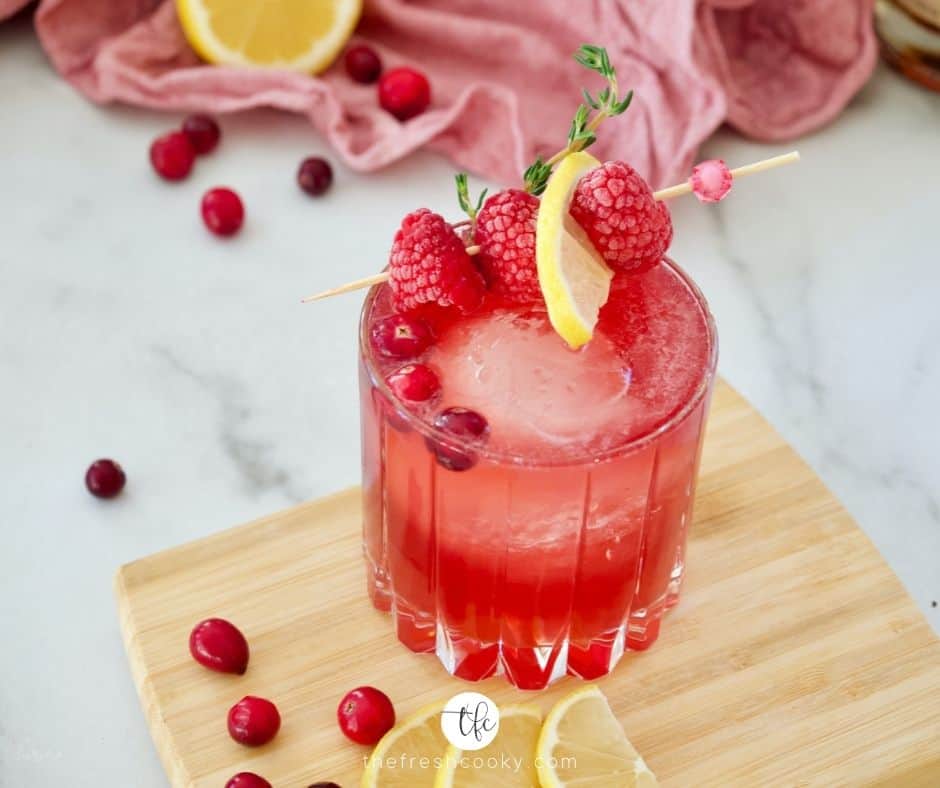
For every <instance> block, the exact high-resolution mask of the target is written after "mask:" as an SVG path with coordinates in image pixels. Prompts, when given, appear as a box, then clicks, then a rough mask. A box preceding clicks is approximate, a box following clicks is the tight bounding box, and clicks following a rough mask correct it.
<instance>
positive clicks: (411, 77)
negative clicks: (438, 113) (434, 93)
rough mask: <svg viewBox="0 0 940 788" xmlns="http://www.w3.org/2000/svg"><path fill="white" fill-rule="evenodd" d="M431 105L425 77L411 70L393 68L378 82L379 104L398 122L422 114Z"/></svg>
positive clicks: (429, 86)
mask: <svg viewBox="0 0 940 788" xmlns="http://www.w3.org/2000/svg"><path fill="white" fill-rule="evenodd" d="M430 103H431V85H430V84H429V83H428V80H427V77H425V76H424V74H422V73H421V72H420V71H416V70H415V69H413V68H408V67H405V66H403V67H401V68H393V69H392V70H391V71H386V72H385V73H384V74H382V78H381V79H380V80H379V104H380V105H381V106H382V109H384V110H385V111H386V112H390V113H391V114H392V115H394V116H395V117H396V118H398V119H399V120H408V119H409V118H413V117H414V116H415V115H420V114H421V113H422V112H424V111H425V110H426V109H427V108H428V105H429V104H430Z"/></svg>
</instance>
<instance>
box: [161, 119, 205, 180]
mask: <svg viewBox="0 0 940 788" xmlns="http://www.w3.org/2000/svg"><path fill="white" fill-rule="evenodd" d="M195 160H196V151H195V150H194V149H193V145H192V143H191V142H190V141H189V137H187V136H186V135H185V134H183V132H181V131H171V132H170V133H169V134H164V135H163V136H162V137H157V138H156V139H155V140H154V141H153V143H151V145H150V163H151V164H152V165H153V168H154V169H155V170H156V171H157V175H159V176H160V177H161V178H165V179H166V180H168V181H181V180H182V179H183V178H185V177H186V176H187V175H189V172H190V170H192V168H193V162H194V161H195Z"/></svg>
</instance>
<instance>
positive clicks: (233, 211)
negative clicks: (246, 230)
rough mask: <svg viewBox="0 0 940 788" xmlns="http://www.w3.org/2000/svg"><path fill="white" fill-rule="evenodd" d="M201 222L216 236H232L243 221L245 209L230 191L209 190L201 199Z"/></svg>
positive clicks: (220, 188) (222, 189)
mask: <svg viewBox="0 0 940 788" xmlns="http://www.w3.org/2000/svg"><path fill="white" fill-rule="evenodd" d="M202 220H203V221H204V222H205V223H206V227H208V228H209V229H210V230H212V232H214V233H215V234H216V235H234V234H235V233H237V232H238V230H239V229H240V228H241V226H242V222H243V221H244V220H245V208H244V206H243V205H242V201H241V197H239V196H238V195H237V194H236V193H235V192H233V191H232V190H231V189H227V188H226V187H224V186H219V187H217V188H215V189H209V191H207V192H206V193H205V195H204V196H203V198H202Z"/></svg>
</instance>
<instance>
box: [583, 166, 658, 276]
mask: <svg viewBox="0 0 940 788" xmlns="http://www.w3.org/2000/svg"><path fill="white" fill-rule="evenodd" d="M571 215H572V217H574V220H575V221H576V222H577V223H578V224H580V225H581V227H583V228H584V231H585V232H586V233H587V235H588V238H590V239H591V243H593V244H594V247H595V248H596V249H597V251H598V252H600V254H601V256H602V257H603V258H604V260H605V261H606V262H607V264H608V265H609V266H610V267H611V268H613V269H615V270H617V271H630V272H637V273H638V272H640V271H646V270H648V269H650V268H652V267H653V266H654V265H656V264H657V263H658V262H659V261H660V260H662V257H663V254H665V252H666V250H667V249H668V248H669V243H670V242H671V241H672V220H671V219H670V218H669V210H668V209H667V208H666V205H665V204H664V203H661V202H657V201H656V200H654V199H653V193H652V191H650V187H649V185H648V184H647V183H646V181H644V180H643V179H642V178H641V177H640V176H639V175H638V174H637V172H636V170H634V169H633V167H631V166H630V165H629V164H627V163H625V162H622V161H609V162H607V163H606V164H602V165H601V166H600V167H598V168H597V169H595V170H591V172H589V173H588V174H587V175H585V176H584V177H583V178H582V179H581V180H580V181H579V182H578V185H577V187H576V188H575V191H574V196H573V198H572V200H571Z"/></svg>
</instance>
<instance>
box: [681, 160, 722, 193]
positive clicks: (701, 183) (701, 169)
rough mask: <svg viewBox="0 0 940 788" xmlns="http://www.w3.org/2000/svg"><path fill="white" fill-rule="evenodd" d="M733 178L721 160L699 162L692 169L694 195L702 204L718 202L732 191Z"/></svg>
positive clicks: (691, 181)
mask: <svg viewBox="0 0 940 788" xmlns="http://www.w3.org/2000/svg"><path fill="white" fill-rule="evenodd" d="M732 180H733V177H732V175H731V170H729V169H728V165H727V164H725V163H724V161H722V160H721V159H709V160H708V161H703V162H699V163H698V164H696V165H695V166H694V167H693V168H692V177H691V178H689V183H691V184H692V193H693V194H694V195H695V196H696V197H698V198H699V200H701V201H702V202H718V201H719V200H723V199H724V198H725V197H727V195H728V192H730V191H731V181H732Z"/></svg>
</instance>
